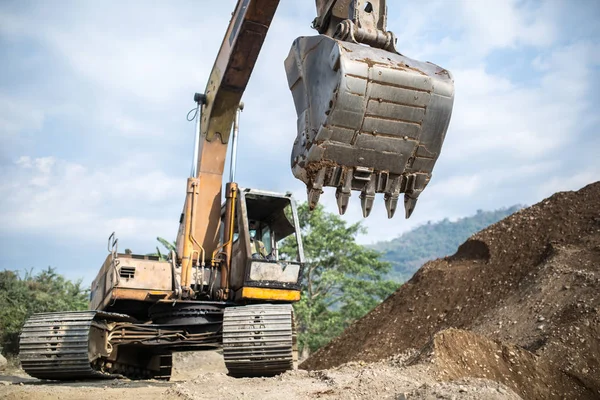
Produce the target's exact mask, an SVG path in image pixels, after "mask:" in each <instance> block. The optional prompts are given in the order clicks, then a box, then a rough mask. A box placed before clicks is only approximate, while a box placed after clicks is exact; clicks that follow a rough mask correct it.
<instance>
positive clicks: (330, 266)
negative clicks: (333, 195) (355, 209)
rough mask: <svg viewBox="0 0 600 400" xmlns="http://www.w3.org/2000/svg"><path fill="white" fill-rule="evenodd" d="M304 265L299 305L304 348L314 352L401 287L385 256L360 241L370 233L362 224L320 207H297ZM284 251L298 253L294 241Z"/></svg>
mask: <svg viewBox="0 0 600 400" xmlns="http://www.w3.org/2000/svg"><path fill="white" fill-rule="evenodd" d="M298 213H299V220H300V227H301V230H302V232H301V233H302V243H303V246H304V256H305V267H304V278H303V280H302V298H301V300H300V301H299V302H298V303H296V304H295V305H294V309H295V313H296V322H297V324H298V343H299V347H300V349H302V348H304V347H307V348H308V349H310V351H315V350H316V349H318V348H319V347H321V346H323V345H324V344H326V343H327V342H329V341H330V340H331V339H333V338H334V337H336V336H338V335H339V334H340V333H342V332H343V330H344V329H345V328H346V327H348V326H349V325H350V324H351V323H352V322H353V321H355V320H356V319H358V318H360V317H362V316H363V315H365V314H366V313H368V312H369V311H370V310H371V309H373V308H374V307H375V306H376V305H377V304H379V303H380V302H381V301H382V300H384V299H385V298H386V297H387V296H389V295H390V294H391V293H392V292H393V291H394V290H396V289H397V287H398V286H399V285H398V283H397V282H394V281H390V280H385V279H384V277H385V276H386V275H387V274H388V272H389V271H390V268H391V266H390V264H389V263H387V262H384V261H381V260H380V258H379V256H380V254H379V253H378V252H377V251H375V250H373V249H369V248H366V247H364V246H361V245H359V244H358V243H356V236H357V235H358V234H360V233H366V229H365V228H364V227H363V226H362V224H361V223H356V224H353V225H348V224H347V223H346V222H345V221H344V220H343V219H341V218H340V217H339V216H337V215H335V214H331V213H327V212H325V211H324V209H323V207H322V206H318V207H317V208H316V209H315V210H314V211H312V212H309V209H308V205H307V203H304V204H302V205H300V206H299V207H298ZM282 251H283V252H285V253H287V254H294V253H295V251H296V249H295V246H294V243H293V240H291V239H289V238H288V239H287V241H286V242H285V244H284V246H283V249H282Z"/></svg>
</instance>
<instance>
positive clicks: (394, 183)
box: [384, 176, 402, 218]
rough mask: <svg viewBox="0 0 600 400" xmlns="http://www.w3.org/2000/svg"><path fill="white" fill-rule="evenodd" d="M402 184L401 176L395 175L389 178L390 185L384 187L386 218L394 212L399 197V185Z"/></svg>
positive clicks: (390, 216)
mask: <svg viewBox="0 0 600 400" xmlns="http://www.w3.org/2000/svg"><path fill="white" fill-rule="evenodd" d="M401 184H402V177H400V176H397V177H395V178H393V179H390V185H389V186H388V187H387V188H386V189H387V190H386V192H385V197H384V201H385V209H386V210H387V215H388V218H392V217H393V216H394V214H395V213H396V208H397V207H398V199H399V198H400V186H401Z"/></svg>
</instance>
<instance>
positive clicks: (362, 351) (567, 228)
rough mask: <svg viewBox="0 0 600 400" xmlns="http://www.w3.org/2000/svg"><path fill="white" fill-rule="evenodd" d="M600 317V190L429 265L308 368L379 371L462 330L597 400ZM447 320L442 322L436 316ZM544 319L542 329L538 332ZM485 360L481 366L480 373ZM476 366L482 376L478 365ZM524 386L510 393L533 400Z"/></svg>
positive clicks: (563, 197)
mask: <svg viewBox="0 0 600 400" xmlns="http://www.w3.org/2000/svg"><path fill="white" fill-rule="evenodd" d="M565 288H568V290H565ZM598 310H600V182H596V183H593V184H590V185H588V186H586V187H584V188H582V189H580V190H579V191H576V192H561V193H556V194H554V195H553V196H551V197H550V198H548V199H546V200H543V201H541V202H540V203H538V204H536V205H534V206H531V207H529V208H526V209H523V210H520V211H518V212H517V213H515V214H513V215H511V216H509V217H507V218H505V219H504V220H502V221H500V222H498V223H496V224H494V225H492V226H490V227H488V228H486V229H484V230H482V231H481V232H479V233H477V234H475V235H473V236H472V237H471V238H469V239H468V240H467V241H466V242H465V243H463V244H462V245H461V246H460V247H459V249H458V251H457V252H456V254H454V255H452V256H450V257H446V258H443V259H439V260H435V261H431V262H429V263H427V264H425V265H424V266H423V267H422V268H421V269H420V270H419V271H418V272H417V273H416V274H415V275H414V276H413V278H412V279H411V280H410V281H408V282H407V283H405V284H404V285H402V286H401V287H400V288H399V289H398V290H397V291H396V293H394V294H393V295H392V296H390V297H389V298H388V299H387V300H386V301H384V302H383V303H382V304H380V305H379V306H378V307H376V308H375V309H374V310H373V311H372V312H371V313H369V314H368V315H366V316H365V317H363V318H362V319H361V320H359V321H357V322H356V323H355V324H354V325H352V326H351V327H349V328H348V329H347V330H346V331H345V332H344V333H343V334H342V335H341V336H340V337H339V338H337V339H335V340H334V341H332V342H331V343H330V344H329V345H327V346H325V347H324V348H322V349H321V350H319V351H318V352H316V353H314V354H313V355H312V356H311V357H309V358H308V359H307V360H306V361H305V362H304V363H302V364H301V366H300V367H301V368H304V369H309V370H312V369H323V368H331V367H334V366H337V365H340V364H343V363H346V362H349V361H358V360H362V361H367V362H372V361H376V360H380V359H383V358H386V357H389V356H392V355H394V354H397V353H401V352H403V351H406V350H407V349H411V348H422V347H424V346H426V345H427V344H428V342H429V341H430V340H431V338H432V337H433V336H434V335H435V334H436V333H438V332H441V331H443V330H445V329H448V328H460V329H463V330H470V331H472V332H474V333H477V334H480V335H484V336H485V337H486V338H488V339H489V340H497V341H501V342H502V343H506V344H507V345H508V344H509V343H512V344H514V345H516V346H518V348H522V349H524V350H525V351H528V352H529V354H531V356H532V357H534V358H533V360H539V364H540V368H541V369H540V370H536V371H537V372H536V373H538V372H539V373H548V374H550V372H548V371H549V370H547V368H550V369H551V370H552V371H554V372H556V371H562V372H561V373H562V374H564V375H565V376H568V377H569V379H570V381H569V382H571V381H573V382H576V384H577V385H578V386H579V388H580V389H581V391H580V392H579V395H577V396H575V397H574V398H577V397H578V398H598V396H600V312H599V311H598ZM439 315H443V318H432V317H431V316H439ZM428 316H429V318H428ZM539 316H543V318H544V321H543V329H538V327H539V326H540V325H541V324H540V323H539V322H538V319H539ZM498 321H511V323H510V324H501V325H499V324H498ZM463 345H464V347H459V349H460V350H461V351H465V352H468V351H469V346H470V342H465V343H463ZM491 348H492V347H490V350H491ZM497 350H498V349H497ZM496 355H501V354H496ZM489 356H490V357H491V358H490V360H494V359H496V358H495V357H494V354H490V355H489ZM453 357H458V359H460V357H463V356H462V355H461V354H460V352H458V353H456V354H454V355H453ZM482 357H483V354H482ZM485 357H486V359H485V360H480V359H474V360H472V361H473V362H477V363H480V364H481V363H483V362H487V361H486V360H487V357H488V356H487V355H486V356H485ZM494 362H495V361H494ZM498 362H500V361H498ZM536 362H538V361H536ZM548 365H550V366H551V367H548ZM468 367H470V368H471V369H472V370H473V369H474V368H475V369H477V366H476V364H475V365H469V366H468ZM488 369H489V368H488ZM466 370H467V371H468V369H466ZM540 371H542V372H540ZM543 371H546V372H543ZM554 372H552V374H553V373H554ZM522 373H523V372H522ZM548 376H550V375H548ZM556 382H558V381H556ZM556 385H557V386H554V389H550V393H549V395H548V397H545V398H553V397H556V398H560V391H561V390H562V389H561V386H560V384H559V383H556ZM569 385H570V383H569ZM525 386H527V385H526V384H525V383H520V382H519V381H516V383H515V385H513V386H510V387H512V388H513V389H515V390H516V391H517V392H518V393H524V392H523V388H524V387H525ZM567 386H568V385H567ZM552 390H554V392H552ZM565 390H567V389H565ZM569 390H570V389H569ZM552 393H554V394H552ZM524 396H525V398H535V397H533V396H531V395H529V394H527V395H524Z"/></svg>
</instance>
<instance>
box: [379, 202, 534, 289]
mask: <svg viewBox="0 0 600 400" xmlns="http://www.w3.org/2000/svg"><path fill="white" fill-rule="evenodd" d="M523 207H524V206H522V205H514V206H512V207H509V208H501V209H498V210H495V211H482V210H477V214H475V215H473V216H470V217H465V218H460V219H458V220H457V221H450V220H449V219H447V218H446V219H444V220H443V221H440V222H428V223H427V224H425V225H421V226H418V227H417V228H414V229H412V230H410V231H408V232H406V233H404V234H402V235H400V236H398V237H397V238H396V239H392V240H390V241H384V242H378V243H375V244H374V245H372V246H370V247H372V248H373V249H375V250H377V251H380V252H381V253H382V254H383V255H382V258H383V259H384V260H386V261H389V262H391V263H392V268H393V270H392V272H391V273H390V277H391V278H393V279H396V280H399V281H402V282H403V281H406V280H408V279H410V277H411V276H412V275H413V274H414V273H415V272H416V271H417V269H419V267H421V265H423V264H424V263H425V262H427V261H429V260H434V259H436V258H440V257H444V256H448V255H451V254H454V253H455V252H456V249H457V248H458V246H459V245H460V244H461V243H463V242H464V241H465V240H467V239H468V238H469V237H470V236H471V235H473V234H474V233H476V232H479V231H480V230H482V229H483V228H486V227H488V226H489V225H491V224H494V223H496V222H498V221H500V220H501V219H503V218H505V217H507V216H509V215H510V214H512V213H514V212H516V211H518V210H520V209H521V208H523Z"/></svg>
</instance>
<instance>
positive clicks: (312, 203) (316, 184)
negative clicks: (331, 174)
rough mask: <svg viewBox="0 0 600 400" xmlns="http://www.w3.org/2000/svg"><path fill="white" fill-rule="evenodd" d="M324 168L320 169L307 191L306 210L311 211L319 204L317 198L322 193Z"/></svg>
mask: <svg viewBox="0 0 600 400" xmlns="http://www.w3.org/2000/svg"><path fill="white" fill-rule="evenodd" d="M325 172H327V171H326V169H325V168H321V169H320V170H319V172H318V173H317V175H316V176H315V180H314V181H313V184H312V187H311V188H309V189H308V208H309V209H310V210H311V211H312V210H314V209H315V208H317V205H318V204H319V197H321V193H323V183H324V182H325Z"/></svg>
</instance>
